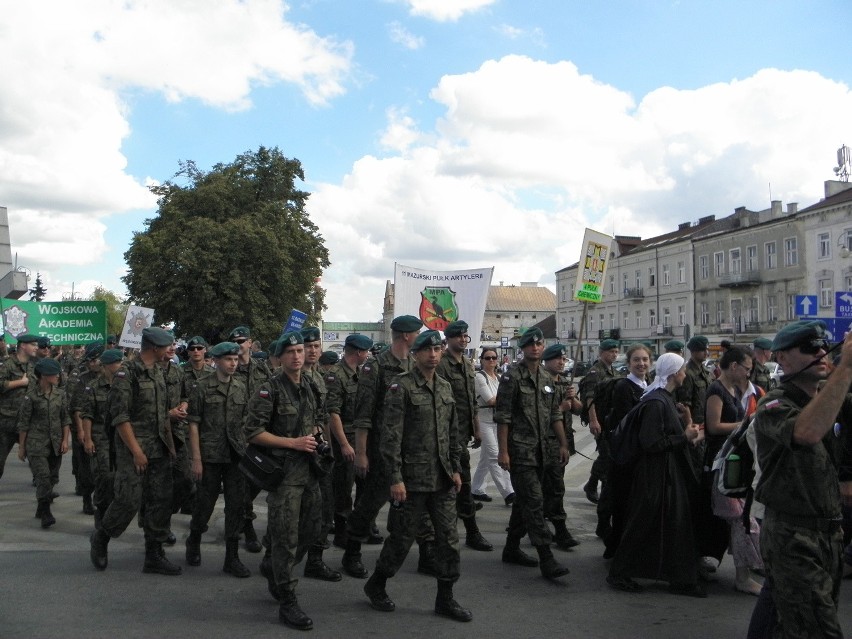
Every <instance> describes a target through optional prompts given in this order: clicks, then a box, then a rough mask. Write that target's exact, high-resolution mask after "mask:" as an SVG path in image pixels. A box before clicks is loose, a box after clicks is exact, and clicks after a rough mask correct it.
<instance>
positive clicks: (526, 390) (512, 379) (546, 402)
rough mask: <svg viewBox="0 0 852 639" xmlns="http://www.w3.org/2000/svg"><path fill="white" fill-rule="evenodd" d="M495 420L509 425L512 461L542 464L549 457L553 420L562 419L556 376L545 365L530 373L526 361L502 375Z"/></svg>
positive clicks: (523, 463) (525, 463)
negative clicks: (548, 446) (549, 439)
mask: <svg viewBox="0 0 852 639" xmlns="http://www.w3.org/2000/svg"><path fill="white" fill-rule="evenodd" d="M494 421H495V422H497V424H498V425H503V424H506V425H508V427H509V451H508V452H509V459H510V460H511V463H512V464H520V465H522V466H539V465H541V464H542V463H543V462H544V460H546V459H547V441H548V438H549V437H550V434H551V433H552V432H553V424H554V422H559V421H562V413H561V412H560V411H559V394H558V393H557V392H556V384H554V382H553V376H551V374H550V373H548V372H547V371H546V370H545V369H544V368H543V367H542V366H538V367H536V371H535V372H534V373H531V372H530V370H529V369H528V368H527V367H526V366H525V365H523V364H516V365H514V366H510V367H509V370H507V371H506V372H505V373H503V375H501V376H500V385H499V386H498V387H497V403H496V404H495V405H494Z"/></svg>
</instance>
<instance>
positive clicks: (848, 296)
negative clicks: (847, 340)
mask: <svg viewBox="0 0 852 639" xmlns="http://www.w3.org/2000/svg"><path fill="white" fill-rule="evenodd" d="M834 308H835V311H836V312H835V315H836V316H837V317H850V318H852V293H850V292H849V291H843V292H838V293H835V294H834Z"/></svg>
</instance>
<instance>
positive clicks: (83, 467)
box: [66, 341, 104, 515]
mask: <svg viewBox="0 0 852 639" xmlns="http://www.w3.org/2000/svg"><path fill="white" fill-rule="evenodd" d="M103 352H104V345H103V342H101V341H95V342H91V343H89V344H87V345H86V348H85V350H84V353H83V357H82V360H81V362H80V364H79V366H77V367H76V368H74V369H73V370H72V371H71V373H70V374H69V379H68V384H67V385H66V388H67V391H66V392H67V396H68V410H69V411H70V413H71V421H72V423H73V425H74V437H73V440H72V442H73V443H72V445H71V454H72V455H74V454H76V451H77V450H78V448H79V450H80V454H81V459H79V460H78V461H77V463H76V464H75V467H76V470H77V472H76V477H77V491H78V492H79V493H81V494H82V497H83V513H84V514H86V515H94V514H95V508H94V505H93V504H92V493H93V492H94V491H95V472H94V469H93V467H92V459H91V457H90V456H89V455H87V454H86V447H85V441H86V434H85V430H84V428H83V417H82V413H83V404H84V402H85V398H86V388H87V387H88V385H89V384H90V383H91V382H92V380H94V379H95V378H96V377H97V376H98V373H99V372H100V370H101V362H100V359H99V358H100V356H101V353H103ZM72 459H73V457H72Z"/></svg>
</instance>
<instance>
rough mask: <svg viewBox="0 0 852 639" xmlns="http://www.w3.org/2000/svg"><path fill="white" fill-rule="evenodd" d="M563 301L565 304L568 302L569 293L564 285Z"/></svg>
mask: <svg viewBox="0 0 852 639" xmlns="http://www.w3.org/2000/svg"><path fill="white" fill-rule="evenodd" d="M562 301H563V302H567V301H568V292H567V291H566V289H565V285H564V284H563V285H562Z"/></svg>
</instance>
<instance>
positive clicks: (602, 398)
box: [591, 377, 624, 430]
mask: <svg viewBox="0 0 852 639" xmlns="http://www.w3.org/2000/svg"><path fill="white" fill-rule="evenodd" d="M622 379H624V378H623V377H607V378H606V379H605V380H603V381H602V382H599V383H598V385H597V386H596V387H595V398H594V399H593V400H592V402H591V403H592V404H593V405H594V407H595V414H596V415H597V418H598V423H599V424H600V425H601V428H603V429H604V430H611V427H612V426H614V425H612V424H610V423H609V418H610V415H611V413H612V398H613V395H614V391H615V385H616V383H617V382H618V381H619V380H622Z"/></svg>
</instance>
